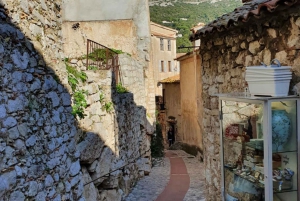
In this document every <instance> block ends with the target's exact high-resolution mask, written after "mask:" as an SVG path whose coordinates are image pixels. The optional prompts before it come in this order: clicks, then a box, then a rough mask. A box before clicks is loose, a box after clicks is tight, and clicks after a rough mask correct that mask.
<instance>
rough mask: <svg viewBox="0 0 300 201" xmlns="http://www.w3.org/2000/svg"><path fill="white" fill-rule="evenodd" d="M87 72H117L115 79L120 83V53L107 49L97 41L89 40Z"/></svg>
mask: <svg viewBox="0 0 300 201" xmlns="http://www.w3.org/2000/svg"><path fill="white" fill-rule="evenodd" d="M86 55H87V56H86V68H87V70H92V69H95V70H109V69H111V70H112V71H114V72H115V76H116V77H115V79H116V82H118V72H119V57H118V53H116V52H114V51H113V50H112V49H110V48H108V47H105V46H104V45H101V44H99V43H97V42H95V41H92V40H90V39H87V54H86Z"/></svg>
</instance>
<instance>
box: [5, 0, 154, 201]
mask: <svg viewBox="0 0 300 201" xmlns="http://www.w3.org/2000/svg"><path fill="white" fill-rule="evenodd" d="M143 3H147V2H146V1H143ZM139 5H141V4H139ZM64 8H65V5H64V4H63V2H62V1H60V0H56V1H51V2H50V1H44V0H34V1H26V0H24V1H23V0H22V1H9V0H7V1H6V0H4V1H2V3H1V6H0V33H1V38H0V40H1V42H0V58H1V64H0V74H1V80H0V88H1V90H0V100H1V101H0V120H1V121H0V122H1V123H0V180H1V182H0V200H1V201H2V200H16V201H21V200H41V201H42V200H105V199H108V200H121V199H122V197H124V196H125V195H126V194H127V193H128V192H129V190H130V188H131V187H132V186H133V185H134V184H135V182H136V181H137V180H138V179H139V178H140V177H142V176H143V175H144V174H148V173H149V171H150V166H151V164H150V151H149V147H150V146H149V139H148V137H147V133H148V134H150V133H151V132H153V128H152V125H153V122H151V112H149V111H150V109H149V108H147V107H148V106H149V105H148V104H147V103H146V102H147V99H146V95H145V94H147V93H148V92H149V91H148V86H151V82H148V81H145V80H147V79H146V78H145V77H144V74H147V73H146V72H145V71H147V62H148V61H147V51H149V49H147V48H145V46H146V44H147V42H145V44H142V43H143V42H141V43H139V42H138V41H139V40H141V41H142V39H141V38H138V37H136V40H135V42H136V43H138V44H139V45H137V46H138V47H139V49H138V50H136V55H137V56H132V57H130V56H128V55H126V54H124V55H119V59H120V69H121V70H122V71H123V72H124V75H123V77H122V79H123V80H124V84H126V87H127V88H128V89H129V92H131V93H125V94H118V93H117V92H116V88H115V86H114V85H113V84H112V83H114V81H113V74H112V71H111V70H106V71H93V70H86V68H84V62H83V61H82V60H80V59H79V58H77V57H75V56H74V57H69V54H68V53H67V52H66V50H65V47H64V43H65V42H66V41H65V40H64V33H63V29H62V27H63V17H62V16H63V13H64V12H65V10H63V9H64ZM135 11H138V13H139V14H142V13H144V14H145V12H147V10H143V9H137V10H135ZM137 32H138V33H139V34H143V31H141V30H139V29H137ZM149 33H150V32H149ZM139 34H137V35H138V36H140V35H139ZM137 39H139V40H137ZM145 41H147V39H145ZM148 41H150V37H149V40H148ZM67 66H69V67H67ZM68 68H72V69H73V71H76V72H80V73H84V74H85V75H86V80H85V82H81V81H79V83H78V90H84V91H85V92H84V94H85V95H84V96H85V99H86V108H85V109H84V114H85V115H86V116H85V118H83V119H82V120H80V121H78V119H75V118H74V116H73V115H72V105H74V103H75V102H74V101H75V98H74V91H72V89H71V87H70V84H69V83H70V80H69V78H68V77H69V75H70V72H69V71H68ZM127 71H131V72H134V73H132V74H126V72H127ZM132 80H134V81H135V83H134V84H135V85H136V84H140V85H141V86H144V88H143V93H142V94H140V93H141V92H138V93H137V92H136V91H135V85H134V86H133V83H132V82H131V81H132ZM150 88H151V87H150ZM135 96H137V97H135ZM152 101H153V103H152V104H153V108H154V94H153V99H152ZM150 105H151V104H150ZM148 112H149V115H147V113H148ZM152 112H153V114H154V109H153V111H152ZM149 116H150V118H149ZM147 117H148V119H147ZM149 119H150V120H149ZM108 173H110V174H108Z"/></svg>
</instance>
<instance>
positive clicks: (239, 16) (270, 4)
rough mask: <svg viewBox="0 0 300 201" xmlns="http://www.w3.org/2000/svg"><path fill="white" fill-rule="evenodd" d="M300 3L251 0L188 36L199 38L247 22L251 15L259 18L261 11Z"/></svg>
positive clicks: (287, 0) (296, 0)
mask: <svg viewBox="0 0 300 201" xmlns="http://www.w3.org/2000/svg"><path fill="white" fill-rule="evenodd" d="M295 4H297V5H300V0H252V1H250V2H246V3H244V5H243V6H241V7H238V8H236V9H235V10H234V11H233V12H231V13H227V14H225V15H222V16H221V17H219V18H217V19H216V20H214V21H212V22H210V23H208V24H207V25H205V26H204V27H203V28H201V29H199V30H197V31H196V32H195V33H194V34H192V35H191V36H190V38H189V39H190V41H195V40H198V39H200V37H201V36H205V35H206V34H210V33H212V32H215V31H220V32H221V31H225V30H226V29H229V28H230V27H232V26H237V25H239V24H240V23H244V22H247V21H248V20H249V19H250V18H251V17H252V16H253V17H255V18H261V17H262V16H263V15H262V12H264V11H266V12H269V13H271V12H274V11H276V10H286V9H288V8H290V7H291V6H292V5H295Z"/></svg>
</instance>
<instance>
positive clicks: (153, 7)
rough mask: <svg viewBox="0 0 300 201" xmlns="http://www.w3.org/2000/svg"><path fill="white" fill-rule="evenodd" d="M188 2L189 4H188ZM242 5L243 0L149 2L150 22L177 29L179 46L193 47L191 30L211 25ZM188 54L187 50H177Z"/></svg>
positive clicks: (159, 0) (153, 0) (164, 0)
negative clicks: (200, 25)
mask: <svg viewBox="0 0 300 201" xmlns="http://www.w3.org/2000/svg"><path fill="white" fill-rule="evenodd" d="M187 2H188V3H187ZM241 5H242V1H241V0H213V1H209V0H199V1H196V0H193V1H188V0H158V1H157V0H156V1H155V0H149V10H150V20H151V21H153V22H155V23H157V24H161V25H163V26H167V27H170V28H172V29H176V30H177V31H178V34H179V36H180V35H182V37H178V38H177V46H178V47H179V46H191V42H190V41H189V40H188V37H189V35H190V33H191V32H190V29H191V28H192V27H194V26H196V25H197V24H198V23H205V24H207V23H209V22H211V21H213V20H215V19H216V18H218V17H220V16H222V15H223V14H226V13H229V12H232V11H233V10H234V9H235V8H237V7H239V6H241ZM177 52H186V49H177Z"/></svg>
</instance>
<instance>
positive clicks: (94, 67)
mask: <svg viewBox="0 0 300 201" xmlns="http://www.w3.org/2000/svg"><path fill="white" fill-rule="evenodd" d="M88 70H98V67H97V66H88Z"/></svg>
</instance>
